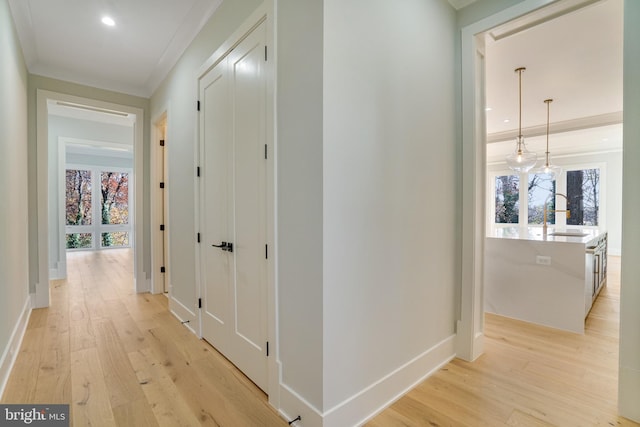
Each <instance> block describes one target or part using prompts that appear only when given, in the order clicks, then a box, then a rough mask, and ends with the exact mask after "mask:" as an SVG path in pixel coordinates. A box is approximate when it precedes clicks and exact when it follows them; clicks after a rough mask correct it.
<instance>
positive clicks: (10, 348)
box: [0, 295, 32, 398]
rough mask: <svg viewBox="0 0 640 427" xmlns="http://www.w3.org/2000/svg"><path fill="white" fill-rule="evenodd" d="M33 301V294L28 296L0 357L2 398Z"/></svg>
mask: <svg viewBox="0 0 640 427" xmlns="http://www.w3.org/2000/svg"><path fill="white" fill-rule="evenodd" d="M31 301H32V296H31V295H29V296H27V299H26V301H25V302H24V306H23V308H22V313H20V317H19V318H18V321H17V322H16V324H15V326H14V327H13V332H12V333H11V338H10V339H9V342H8V343H7V347H6V348H5V349H4V351H3V352H2V357H0V398H2V395H3V394H4V389H5V387H6V386H7V381H8V380H9V375H10V374H11V370H12V369H13V365H14V363H15V361H16V358H17V357H18V353H19V352H20V345H21V344H22V338H24V333H25V332H26V330H27V325H28V323H29V316H30V315H31Z"/></svg>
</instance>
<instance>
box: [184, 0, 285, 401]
mask: <svg viewBox="0 0 640 427" xmlns="http://www.w3.org/2000/svg"><path fill="white" fill-rule="evenodd" d="M273 10H274V6H273V0H266V1H264V2H263V3H262V4H261V5H260V6H259V7H258V8H257V9H256V10H255V11H254V12H253V13H252V14H251V15H250V16H249V17H248V18H247V19H246V20H245V21H244V22H243V23H242V24H241V25H240V26H239V27H238V28H237V29H236V30H235V31H234V32H233V33H232V35H231V36H230V37H229V38H227V40H226V41H225V42H224V43H222V45H221V46H220V47H219V48H218V49H216V51H215V52H214V53H213V54H212V55H211V56H210V57H209V58H208V59H207V60H206V61H205V62H204V63H203V64H202V65H201V66H200V68H199V69H198V72H197V74H196V77H195V93H198V94H199V93H200V92H199V90H200V79H201V78H202V77H204V76H205V75H206V74H207V73H208V72H209V71H210V70H211V69H212V68H213V67H215V66H216V65H217V64H218V63H219V62H220V61H221V60H222V59H224V58H225V57H226V56H227V55H228V54H229V52H231V51H232V50H233V48H234V47H235V46H237V45H238V44H239V43H240V42H241V41H242V40H243V39H244V38H245V37H246V36H247V35H248V34H249V33H251V31H252V30H253V29H254V28H256V27H257V26H258V25H260V24H261V23H263V22H264V23H265V24H266V45H267V46H268V60H267V62H266V63H265V72H266V80H267V83H266V84H267V93H266V133H267V134H266V143H267V146H268V147H269V155H268V158H267V160H266V162H267V164H266V174H267V182H266V215H267V218H266V226H267V244H268V245H269V248H270V249H269V259H268V260H267V278H266V280H267V337H268V340H269V343H270V344H269V349H270V351H269V357H268V358H267V370H268V373H267V376H268V385H267V389H266V390H265V391H266V393H267V395H268V396H269V403H270V404H271V405H273V406H274V407H276V408H278V407H280V406H279V404H280V393H279V378H280V370H279V365H278V335H277V328H276V322H277V320H276V319H277V291H276V267H275V266H276V265H277V256H278V255H277V254H278V250H277V242H276V240H275V231H276V220H275V218H276V217H275V206H276V203H275V202H276V199H275V179H276V178H275V172H274V171H275V163H276V155H277V154H276V153H277V148H276V145H275V141H276V127H275V85H276V83H275V82H276V78H275V77H276V67H275V64H276V49H275V37H274V20H273ZM196 137H197V146H198V149H197V150H196V159H195V165H194V166H195V168H198V167H199V166H200V162H201V159H202V158H203V154H204V147H203V146H202V141H201V138H200V116H199V115H198V120H197V121H196ZM195 168H194V169H195ZM195 179H196V181H195V188H196V206H195V209H194V212H195V223H196V224H197V226H198V227H200V228H202V227H203V224H202V220H203V218H205V215H203V213H202V212H201V209H202V206H203V200H204V185H203V184H202V183H201V182H200V179H199V178H197V177H196V178H195ZM199 245H200V244H199V243H197V242H196V281H197V285H196V288H197V298H200V297H202V295H203V294H204V284H203V283H202V274H201V271H202V268H203V266H202V262H201V255H202V254H201V252H202V251H201V250H200V246H199ZM196 306H197V305H196ZM197 322H198V325H197V333H198V336H199V337H201V338H202V309H200V310H198V315H197Z"/></svg>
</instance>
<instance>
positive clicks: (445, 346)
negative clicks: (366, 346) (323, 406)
mask: <svg viewBox="0 0 640 427" xmlns="http://www.w3.org/2000/svg"><path fill="white" fill-rule="evenodd" d="M455 344H456V336H455V335H451V336H449V337H447V338H445V339H444V340H442V341H440V342H439V343H438V344H436V345H434V346H433V347H431V348H430V349H428V350H426V351H425V352H424V353H422V354H420V355H418V356H416V357H415V358H413V359H412V360H410V361H408V362H407V363H405V364H404V365H402V366H399V367H398V368H397V369H395V370H394V371H392V372H390V373H389V374H387V375H385V376H384V377H382V378H380V379H379V380H377V381H375V382H374V383H372V384H371V385H369V386H368V387H366V388H364V389H362V390H361V391H359V392H358V393H356V394H354V395H353V396H351V397H349V398H348V399H345V400H344V401H342V402H341V403H339V404H338V405H336V406H334V407H333V408H331V409H329V410H327V411H325V412H324V413H321V412H320V411H319V410H318V409H317V408H315V407H314V406H313V405H311V404H310V403H309V402H307V401H306V400H305V399H304V398H302V397H301V396H300V395H298V394H297V393H296V392H295V391H294V390H292V389H291V388H290V387H288V386H287V385H286V384H284V383H282V382H281V383H280V396H281V397H280V398H281V408H280V414H281V415H282V416H283V417H284V418H285V419H288V420H292V419H294V418H295V417H297V416H298V415H300V416H301V417H302V423H304V424H301V425H304V426H305V427H321V426H356V425H362V424H364V423H366V422H367V421H369V420H371V419H372V418H373V417H375V416H376V415H377V414H379V413H380V412H382V411H383V410H384V409H386V408H387V407H388V406H389V405H391V404H392V403H393V402H395V401H396V400H398V399H400V398H401V397H402V396H404V395H405V394H406V393H407V392H409V391H410V390H411V389H413V388H414V387H415V386H416V385H418V384H420V383H421V382H422V381H424V380H425V379H426V378H428V377H429V376H431V375H432V374H433V373H434V372H436V371H437V370H438V369H440V368H441V367H442V366H444V365H446V364H447V363H449V362H450V361H451V360H452V359H453V358H454V357H455V356H456V354H455V346H456V345H455ZM300 408H303V409H304V412H303V413H300V412H301V410H300ZM294 425H295V424H294Z"/></svg>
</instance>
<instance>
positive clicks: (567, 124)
mask: <svg viewBox="0 0 640 427" xmlns="http://www.w3.org/2000/svg"><path fill="white" fill-rule="evenodd" d="M621 123H622V111H618V112H616V113H607V114H601V115H599V116H591V117H580V118H578V119H574V120H566V121H563V122H555V123H551V124H550V125H549V133H551V134H555V133H562V132H573V131H577V130H583V129H591V128H596V127H601V126H610V125H617V124H621ZM546 133H547V125H546V124H544V125H539V126H531V127H528V128H523V129H522V134H523V135H524V136H525V137H529V138H530V137H534V136H541V135H546ZM517 136H518V131H517V130H516V129H514V130H509V131H505V132H497V133H492V134H489V135H487V143H496V142H502V141H515V140H516V137H517Z"/></svg>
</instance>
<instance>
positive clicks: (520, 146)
mask: <svg viewBox="0 0 640 427" xmlns="http://www.w3.org/2000/svg"><path fill="white" fill-rule="evenodd" d="M524 70H526V68H524V67H519V68H516V69H515V72H516V73H518V137H517V138H516V149H515V150H514V151H513V152H512V153H511V154H509V155H508V156H507V158H506V159H505V160H506V162H507V166H509V168H510V169H512V170H514V171H515V172H518V173H520V172H529V170H531V168H533V167H534V166H535V165H536V161H537V160H538V156H536V153H534V152H531V151H529V150H527V146H526V145H525V143H524V137H523V136H522V72H523V71H524Z"/></svg>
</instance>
